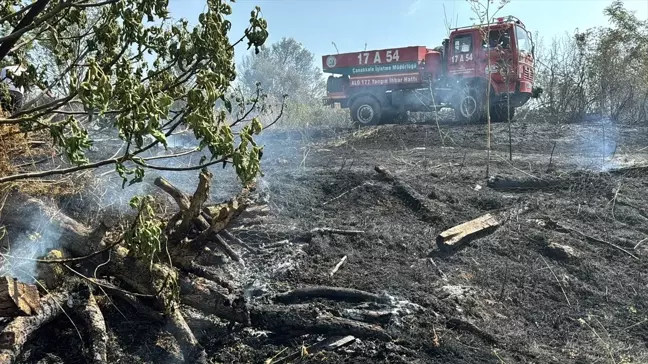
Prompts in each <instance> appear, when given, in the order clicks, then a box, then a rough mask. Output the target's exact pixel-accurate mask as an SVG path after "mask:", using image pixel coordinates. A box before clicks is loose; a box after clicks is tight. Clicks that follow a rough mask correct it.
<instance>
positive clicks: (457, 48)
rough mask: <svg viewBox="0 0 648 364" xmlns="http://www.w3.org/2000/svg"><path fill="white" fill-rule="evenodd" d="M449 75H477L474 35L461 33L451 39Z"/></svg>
mask: <svg viewBox="0 0 648 364" xmlns="http://www.w3.org/2000/svg"><path fill="white" fill-rule="evenodd" d="M448 48H449V54H448V56H449V57H448V73H449V74H450V75H453V76H459V75H461V76H464V77H467V76H470V75H474V74H475V70H476V69H475V66H476V64H475V60H476V58H475V55H474V51H475V36H474V34H473V33H471V32H470V33H469V32H467V33H459V34H455V35H454V36H453V37H451V38H450V46H449V47H448Z"/></svg>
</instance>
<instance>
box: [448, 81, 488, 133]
mask: <svg viewBox="0 0 648 364" xmlns="http://www.w3.org/2000/svg"><path fill="white" fill-rule="evenodd" d="M454 111H455V120H457V121H460V122H464V123H469V124H474V123H481V122H484V120H485V116H486V113H485V112H484V97H483V95H482V93H480V92H477V90H475V89H474V88H467V89H465V90H464V91H462V92H461V94H460V95H459V97H458V98H457V101H456V103H455V107H454Z"/></svg>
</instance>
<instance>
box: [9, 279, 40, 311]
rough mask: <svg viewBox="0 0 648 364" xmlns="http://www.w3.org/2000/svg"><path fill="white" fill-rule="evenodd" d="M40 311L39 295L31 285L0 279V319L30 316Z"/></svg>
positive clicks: (36, 289)
mask: <svg viewBox="0 0 648 364" xmlns="http://www.w3.org/2000/svg"><path fill="white" fill-rule="evenodd" d="M39 309H40V295H39V294H38V288H37V287H36V286H35V285H33V284H25V283H22V282H18V281H17V280H16V279H15V278H12V277H6V276H5V277H0V317H16V316H31V315H35V314H36V313H38V310H39Z"/></svg>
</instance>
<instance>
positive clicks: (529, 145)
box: [24, 121, 648, 363]
mask: <svg viewBox="0 0 648 364" xmlns="http://www.w3.org/2000/svg"><path fill="white" fill-rule="evenodd" d="M511 128H512V138H511V139H512V147H513V161H509V159H508V158H509V154H508V153H509V150H508V148H509V144H508V141H509V136H508V132H507V130H508V125H506V124H498V125H495V127H494V132H493V140H492V146H493V152H492V155H491V159H492V162H491V164H490V168H489V174H490V175H491V176H498V177H497V178H491V180H490V183H489V180H488V179H487V178H486V173H487V172H486V159H487V154H486V151H485V146H486V133H485V126H475V125H468V126H467V125H454V126H453V125H442V126H441V132H439V130H438V129H437V127H436V126H435V125H430V124H423V125H383V126H379V127H373V128H363V129H360V130H328V131H309V132H308V133H305V132H299V133H298V132H278V131H276V132H268V133H267V135H266V136H265V137H264V138H263V139H262V142H263V143H265V144H266V145H267V146H268V147H267V150H266V154H265V155H264V167H263V169H264V173H265V176H264V177H263V178H262V180H261V181H262V183H261V184H262V186H263V193H264V194H265V195H266V197H265V198H267V199H268V206H269V207H270V214H269V215H268V216H267V217H265V218H263V219H261V220H254V221H247V222H241V223H238V225H237V226H236V227H234V228H232V230H231V231H232V233H234V234H235V235H236V236H238V237H239V238H241V239H242V240H244V241H245V242H246V243H247V244H249V245H251V246H253V247H266V249H264V250H263V252H262V253H250V252H248V253H245V254H244V258H245V259H246V266H245V267H239V266H232V267H231V268H229V274H230V275H231V276H232V277H234V279H235V281H237V282H239V283H240V284H241V285H242V286H245V287H247V291H246V292H247V293H248V294H249V295H250V296H254V297H259V299H263V297H264V295H265V294H267V293H268V292H282V291H286V290H288V289H292V288H298V287H303V286H312V285H326V286H336V287H348V288H355V289H360V290H364V291H369V292H373V293H376V294H380V295H383V296H384V297H390V298H391V299H392V301H399V303H398V304H396V305H393V306H394V307H397V308H394V309H393V312H391V313H390V315H388V316H386V319H384V321H382V322H380V324H381V325H382V326H383V327H385V328H386V331H387V332H388V333H389V334H390V335H391V336H392V337H393V338H394V340H392V341H387V342H385V341H374V340H371V339H363V340H356V341H355V342H354V343H353V344H351V345H348V346H345V347H343V348H341V349H339V350H335V351H323V352H320V353H317V354H312V355H305V353H300V350H302V348H303V347H308V346H310V345H312V344H314V343H315V342H316V341H318V340H319V339H321V338H322V337H325V336H335V335H336V333H335V332H331V333H327V335H322V336H318V335H306V336H301V337H296V336H285V335H281V336H277V335H274V334H272V333H269V332H260V331H254V330H250V329H248V328H245V329H243V328H239V327H238V326H233V327H228V325H227V323H223V322H220V321H218V320H217V319H214V318H212V317H206V318H205V317H196V319H195V320H192V319H191V317H192V314H191V311H189V309H187V311H186V312H185V315H186V316H188V317H189V318H190V319H189V320H188V321H189V323H190V325H193V326H194V327H195V326H197V325H198V326H200V325H202V326H200V327H201V328H202V329H201V330H196V329H194V331H195V332H196V335H197V337H198V339H199V340H200V342H201V343H202V344H203V345H205V346H206V348H207V351H208V354H209V355H210V357H211V358H212V360H213V362H218V363H248V362H249V363H259V362H263V361H264V360H266V359H268V358H271V357H275V359H277V360H279V359H281V358H282V357H285V356H289V355H292V356H291V357H290V360H285V361H284V362H304V363H306V362H312V363H315V362H325V363H342V362H345V363H347V362H353V363H369V362H371V363H382V362H384V363H387V362H389V363H448V362H452V363H501V362H505V363H517V362H520V363H591V362H596V361H598V362H610V363H612V362H616V363H619V362H624V363H641V362H646V361H647V360H648V348H647V347H646V340H648V324H647V322H648V321H647V320H648V319H646V317H647V316H646V312H648V304H647V303H646V302H648V296H647V295H646V293H645V292H646V291H645V286H646V283H645V282H644V276H645V272H646V268H647V266H648V264H647V263H646V262H648V260H647V258H646V256H647V254H648V242H646V243H644V239H645V238H646V234H648V228H647V227H646V226H648V225H647V224H646V222H647V221H648V210H646V208H645V206H646V202H648V197H646V194H645V191H646V186H647V184H648V179H647V178H646V177H647V174H648V172H647V170H645V169H641V168H636V169H628V168H627V167H628V166H629V165H631V164H637V165H642V163H644V162H645V159H646V157H647V155H646V153H645V151H646V149H642V148H644V147H645V146H646V145H645V137H646V136H647V135H648V128H645V127H623V128H622V127H615V126H612V125H602V124H587V125H585V124H572V125H553V124H551V123H531V122H523V121H519V122H516V123H513V124H512V125H511ZM376 165H380V166H383V167H384V168H386V169H388V170H389V171H391V172H392V173H393V174H394V175H395V176H397V177H398V178H399V179H400V180H401V181H403V182H404V183H406V184H408V185H409V186H411V187H412V188H413V189H414V190H415V191H418V193H420V194H421V195H422V196H425V199H426V203H429V206H431V207H433V211H432V212H433V214H429V213H424V212H422V211H421V209H418V210H417V208H416V206H412V205H411V204H410V203H408V202H406V201H404V200H403V198H402V196H400V195H399V194H398V193H397V192H396V191H395V188H394V185H393V183H391V182H389V181H386V180H384V179H383V178H381V177H380V175H379V174H378V173H376V171H375V170H374V167H375V166H376ZM221 171H223V170H221V169H219V168H215V169H214V174H215V176H216V178H215V180H216V181H219V182H215V184H220V185H221V186H222V187H221V188H220V189H218V190H216V191H214V196H213V197H214V199H218V198H219V197H220V196H223V195H227V194H228V193H229V192H230V190H228V189H227V188H226V187H225V186H229V185H230V184H231V183H232V182H233V181H234V179H233V176H232V175H231V173H228V172H221ZM191 178H192V180H193V179H195V177H191ZM502 181H504V182H506V183H503V182H502ZM193 184H194V185H195V182H193ZM522 187H524V188H522ZM188 189H189V190H190V189H191V187H188ZM71 205H72V204H71ZM489 212H490V213H494V214H499V215H498V216H506V219H505V221H504V222H503V224H502V226H500V227H499V228H498V229H497V230H496V231H495V232H493V233H492V234H490V235H488V236H485V237H482V238H480V239H477V240H474V241H472V242H470V243H469V244H467V245H466V246H464V247H463V248H461V249H459V250H456V251H452V252H441V251H439V249H438V247H437V245H436V243H435V238H436V236H437V235H438V234H439V233H440V232H442V231H443V230H445V229H447V228H450V227H452V226H454V225H457V224H460V223H462V222H464V221H467V220H470V219H473V218H476V217H479V216H481V215H483V214H486V213H489ZM70 213H71V214H72V213H73V212H70ZM317 228H331V229H344V230H358V231H362V233H357V234H327V233H323V234H304V233H305V232H308V231H312V230H313V229H317ZM277 242H282V243H281V244H275V243H277ZM272 244H274V245H272ZM241 252H244V251H243V250H241ZM345 256H346V257H347V258H346V261H345V262H344V264H343V265H341V267H340V269H339V270H338V271H337V272H336V273H335V274H334V275H332V276H330V275H329V272H330V271H331V269H332V268H333V267H334V266H335V265H336V264H337V263H338V262H339V261H340V260H341V259H342V258H343V257H345ZM103 304H104V305H105V306H106V307H112V309H110V310H109V312H105V314H106V315H108V316H111V317H112V318H113V319H112V320H109V319H107V320H106V321H107V324H108V330H109V334H110V340H109V346H110V348H111V350H110V351H109V362H115V363H117V362H122V363H143V362H155V363H165V362H175V360H177V359H176V358H174V357H172V356H169V355H167V354H165V352H166V351H165V350H163V349H168V348H169V347H172V346H174V345H175V343H174V340H173V338H172V336H170V335H168V334H166V333H165V328H164V327H163V326H162V325H158V324H156V323H152V322H150V321H148V320H146V319H145V318H142V317H138V315H137V313H135V312H133V311H132V310H129V306H128V305H125V304H123V303H122V302H119V300H115V301H114V302H109V303H107V302H104V303H103ZM319 304H326V305H327V307H329V309H330V308H331V307H333V311H336V312H338V313H340V315H342V312H347V313H348V312H351V310H352V309H354V308H357V307H358V306H359V304H357V303H340V302H327V301H325V300H318V301H316V302H315V303H313V305H315V306H317V305H319ZM361 306H362V307H364V308H367V307H369V308H371V307H370V304H366V303H365V304H362V305H361ZM198 316H199V315H198ZM379 320H383V319H382V318H379ZM192 321H195V322H192ZM70 322H75V317H73V316H72V317H71V319H70V318H67V317H62V318H59V319H58V320H57V321H56V322H55V323H53V324H50V325H48V327H47V329H46V330H41V332H40V333H39V335H38V337H37V338H36V340H33V341H32V342H31V343H30V344H29V347H28V348H27V350H26V351H25V357H24V362H26V363H32V362H33V363H36V362H38V363H81V362H84V361H83V359H82V358H80V357H79V356H78V352H79V350H80V348H81V347H82V346H83V345H82V341H81V339H80V338H79V336H80V337H82V338H83V337H85V335H84V332H83V330H79V331H77V329H76V328H75V326H73V325H71V324H70ZM73 353H77V354H73ZM295 353H300V355H293V354H295ZM623 360H625V361H623ZM273 362H281V361H273Z"/></svg>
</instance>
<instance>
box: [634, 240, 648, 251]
mask: <svg viewBox="0 0 648 364" xmlns="http://www.w3.org/2000/svg"><path fill="white" fill-rule="evenodd" d="M646 240H648V238H644V239H641V240H639V242H638V243H637V245H635V246H634V248H632V249H634V250H637V248H638V247H639V245H641V243H643V242H645V241H646Z"/></svg>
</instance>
